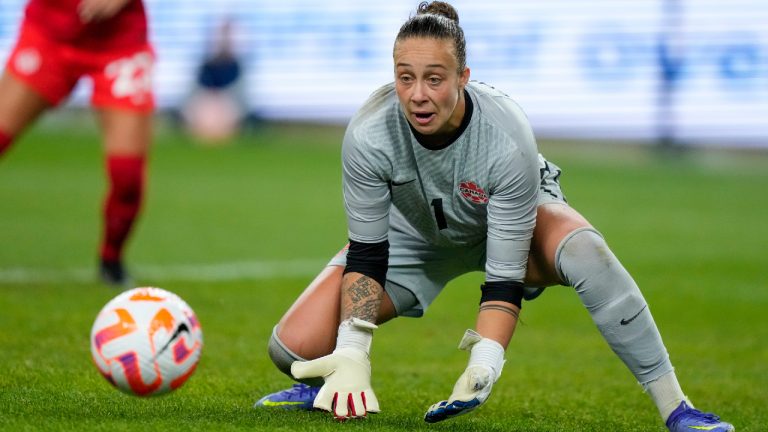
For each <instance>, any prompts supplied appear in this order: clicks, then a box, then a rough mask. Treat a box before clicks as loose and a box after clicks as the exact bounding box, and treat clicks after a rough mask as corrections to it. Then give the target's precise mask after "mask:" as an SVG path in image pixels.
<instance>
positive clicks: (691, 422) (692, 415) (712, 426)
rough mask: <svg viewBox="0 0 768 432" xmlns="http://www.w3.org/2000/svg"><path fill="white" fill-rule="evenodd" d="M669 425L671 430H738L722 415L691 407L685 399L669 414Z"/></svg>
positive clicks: (722, 431) (726, 431) (688, 431)
mask: <svg viewBox="0 0 768 432" xmlns="http://www.w3.org/2000/svg"><path fill="white" fill-rule="evenodd" d="M667 427H668V428H669V431H670V432H696V431H709V432H732V431H734V430H736V429H735V428H734V427H733V425H732V424H730V423H726V422H722V421H720V417H718V416H716V415H714V414H712V413H704V412H701V411H699V410H697V409H694V408H691V407H690V406H688V404H687V403H685V401H683V402H680V405H679V406H678V407H677V408H675V410H674V411H672V414H670V415H669V418H668V419H667Z"/></svg>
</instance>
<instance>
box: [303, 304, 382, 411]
mask: <svg viewBox="0 0 768 432" xmlns="http://www.w3.org/2000/svg"><path fill="white" fill-rule="evenodd" d="M375 328H376V325H374V324H371V323H369V322H367V321H363V320H360V319H357V318H352V319H350V320H346V321H344V322H342V323H341V325H340V326H339V336H338V338H337V341H336V349H335V350H334V351H333V352H332V353H331V354H329V355H327V356H325V357H320V358H319V359H315V360H312V361H305V362H298V361H297V362H293V364H292V365H291V374H292V375H293V376H294V378H310V377H319V376H321V377H323V379H324V380H325V384H323V386H322V387H321V388H320V391H319V392H318V394H317V396H316V397H315V402H314V404H313V406H314V407H315V408H319V409H322V410H325V411H331V412H332V413H333V415H334V416H335V417H336V419H338V420H341V421H343V420H346V419H348V418H357V417H365V415H366V414H367V413H369V412H371V413H377V412H379V401H378V399H376V394H374V393H373V389H372V388H371V362H370V360H369V359H368V352H369V350H370V345H371V338H372V333H373V329H375Z"/></svg>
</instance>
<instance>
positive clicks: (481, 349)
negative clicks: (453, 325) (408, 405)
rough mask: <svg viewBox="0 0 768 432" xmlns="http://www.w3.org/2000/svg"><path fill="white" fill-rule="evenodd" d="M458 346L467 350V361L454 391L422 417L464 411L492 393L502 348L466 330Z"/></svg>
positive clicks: (501, 361)
mask: <svg viewBox="0 0 768 432" xmlns="http://www.w3.org/2000/svg"><path fill="white" fill-rule="evenodd" d="M459 349H462V350H465V351H469V352H470V356H469V364H468V365H467V368H466V369H465V370H464V373H463V374H461V376H460V377H459V380H458V381H456V384H455V385H454V386H453V393H451V396H450V397H449V398H448V399H447V400H444V401H440V402H438V403H436V404H434V405H432V406H431V407H429V409H428V410H427V413H426V414H425V415H424V421H426V422H428V423H435V422H439V421H442V420H445V419H449V418H451V417H455V416H458V415H462V414H466V413H468V412H470V411H472V410H474V409H475V408H477V407H479V406H480V405H482V404H483V403H484V402H485V401H486V400H488V397H489V396H490V395H491V388H492V387H493V383H495V382H496V380H498V379H499V376H501V370H502V368H503V367H504V348H503V347H502V346H501V344H499V343H498V342H496V341H494V340H491V339H488V338H484V337H482V336H480V335H479V334H478V333H477V332H475V331H473V330H467V331H466V332H465V333H464V337H463V338H462V339H461V343H459Z"/></svg>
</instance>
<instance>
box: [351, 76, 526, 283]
mask: <svg viewBox="0 0 768 432" xmlns="http://www.w3.org/2000/svg"><path fill="white" fill-rule="evenodd" d="M467 94H468V95H469V97H470V98H471V106H472V112H471V118H470V119H469V122H468V124H466V128H465V129H464V130H463V132H462V133H461V134H460V135H459V136H458V137H457V138H456V139H455V140H454V141H453V142H452V143H450V145H448V146H445V147H443V148H440V149H429V148H426V147H424V146H423V145H421V144H420V143H419V142H418V141H417V139H416V137H415V136H414V134H413V132H412V131H411V128H410V127H409V124H408V121H407V120H406V118H405V115H404V114H403V112H402V109H401V106H400V103H399V101H398V99H397V95H396V93H395V88H394V84H392V83H390V84H388V85H385V86H383V87H381V88H380V89H379V90H377V91H376V92H374V93H373V94H372V95H371V97H370V98H369V99H368V101H367V102H366V103H365V104H364V105H363V107H362V108H361V109H360V110H359V111H358V112H357V114H356V115H355V116H354V117H353V118H352V120H351V122H350V124H349V126H348V128H347V131H346V134H345V136H344V143H343V146H342V164H343V189H344V203H345V209H346V213H347V221H348V227H349V238H350V239H351V240H354V241H357V242H362V243H377V242H381V241H384V240H387V237H388V232H389V230H390V229H393V230H396V231H398V232H399V233H404V234H405V236H406V237H408V238H410V239H412V240H413V241H414V242H418V243H419V244H423V245H427V246H428V247H429V248H430V249H432V248H434V250H435V251H438V252H439V250H442V249H453V248H462V247H471V246H475V245H478V244H481V243H482V242H484V241H487V243H486V268H485V270H486V280H487V281H510V280H511V281H520V282H522V281H523V279H524V277H525V271H526V264H527V259H528V252H529V249H530V242H531V237H532V234H533V229H534V226H535V223H536V204H537V195H538V191H539V189H538V185H539V180H540V179H539V172H538V165H537V163H538V162H537V157H538V150H537V148H536V142H535V139H534V136H533V132H532V130H531V126H530V124H529V122H528V119H527V118H526V116H525V114H524V113H523V111H522V110H521V109H520V107H519V106H518V105H517V104H516V103H515V102H514V101H513V100H512V99H511V98H510V97H509V96H507V95H505V94H504V93H502V92H500V91H498V90H496V89H494V88H493V87H490V86H488V85H486V84H483V83H479V82H474V81H473V82H470V83H469V84H468V85H467V86H466V93H465V95H467ZM468 107H469V104H468ZM390 224H391V227H390ZM422 249H423V248H422Z"/></svg>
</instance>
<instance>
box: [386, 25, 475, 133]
mask: <svg viewBox="0 0 768 432" xmlns="http://www.w3.org/2000/svg"><path fill="white" fill-rule="evenodd" d="M394 60H395V90H396V91H397V97H398V99H400V105H402V107H403V112H404V113H405V116H406V118H407V119H408V122H409V123H410V124H411V126H413V128H414V129H416V131H418V132H419V133H421V134H423V135H430V136H432V137H434V138H435V139H442V138H445V139H448V138H450V137H451V136H452V133H453V132H454V131H455V130H456V129H458V128H459V126H461V121H462V119H463V118H464V86H466V84H467V81H468V80H469V68H465V69H464V70H463V71H462V73H459V72H458V67H459V66H458V62H457V60H456V56H455V55H454V47H453V42H452V41H450V40H443V39H434V38H422V37H411V38H407V39H404V40H402V41H400V42H398V43H397V45H396V46H395V50H394Z"/></svg>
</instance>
